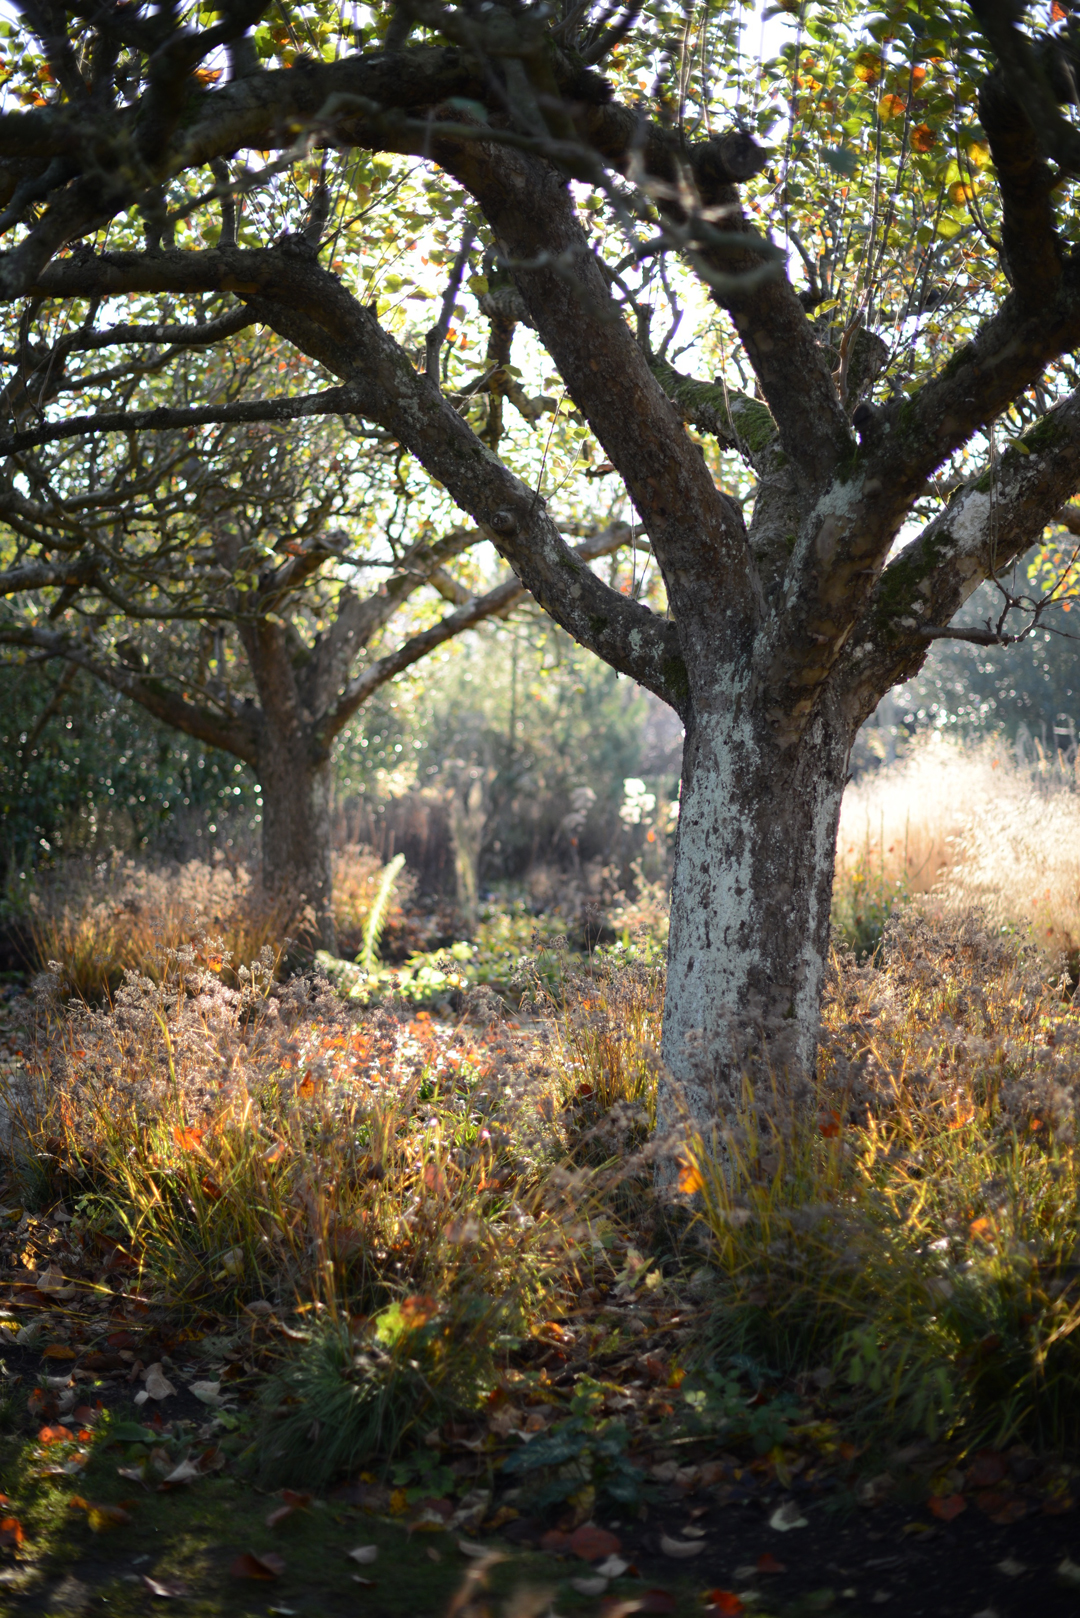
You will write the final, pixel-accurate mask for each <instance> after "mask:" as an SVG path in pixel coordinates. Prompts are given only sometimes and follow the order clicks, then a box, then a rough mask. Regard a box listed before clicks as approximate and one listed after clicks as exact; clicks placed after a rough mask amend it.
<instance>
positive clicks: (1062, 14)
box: [1050, 0, 1069, 22]
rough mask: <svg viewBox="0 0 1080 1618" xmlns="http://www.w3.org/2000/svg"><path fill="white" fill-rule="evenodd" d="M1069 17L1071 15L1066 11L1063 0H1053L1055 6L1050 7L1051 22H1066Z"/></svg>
mask: <svg viewBox="0 0 1080 1618" xmlns="http://www.w3.org/2000/svg"><path fill="white" fill-rule="evenodd" d="M1068 15H1069V13H1068V12H1067V11H1066V10H1065V7H1064V6H1063V5H1062V4H1061V0H1053V4H1052V5H1051V7H1050V21H1051V22H1064V21H1065V19H1066V17H1067V16H1068Z"/></svg>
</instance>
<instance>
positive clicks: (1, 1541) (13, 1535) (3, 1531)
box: [0, 1517, 26, 1549]
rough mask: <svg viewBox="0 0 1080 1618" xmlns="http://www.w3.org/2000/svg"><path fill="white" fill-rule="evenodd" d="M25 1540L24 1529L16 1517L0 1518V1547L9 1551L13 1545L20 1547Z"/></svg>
mask: <svg viewBox="0 0 1080 1618" xmlns="http://www.w3.org/2000/svg"><path fill="white" fill-rule="evenodd" d="M25 1540H26V1529H25V1528H24V1527H23V1525H22V1523H21V1522H20V1521H19V1519H18V1517H3V1518H0V1546H3V1547H4V1548H5V1549H9V1548H10V1547H11V1546H13V1545H14V1546H18V1545H22V1544H23V1543H24V1542H25Z"/></svg>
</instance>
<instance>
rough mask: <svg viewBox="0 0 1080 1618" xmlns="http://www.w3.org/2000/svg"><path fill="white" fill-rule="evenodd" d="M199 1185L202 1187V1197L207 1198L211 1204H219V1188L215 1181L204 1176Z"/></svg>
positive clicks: (206, 1175)
mask: <svg viewBox="0 0 1080 1618" xmlns="http://www.w3.org/2000/svg"><path fill="white" fill-rule="evenodd" d="M200 1184H201V1186H202V1192H203V1196H204V1197H209V1198H210V1201H211V1202H219V1201H220V1200H221V1187H220V1186H219V1185H218V1183H217V1181H216V1180H212V1179H211V1178H210V1176H209V1175H208V1174H204V1175H203V1177H202V1180H201V1181H200Z"/></svg>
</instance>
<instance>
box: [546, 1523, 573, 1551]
mask: <svg viewBox="0 0 1080 1618" xmlns="http://www.w3.org/2000/svg"><path fill="white" fill-rule="evenodd" d="M540 1549H541V1550H542V1551H551V1552H552V1553H553V1554H555V1555H558V1554H559V1553H560V1552H562V1551H568V1550H569V1549H570V1535H569V1534H564V1533H563V1531H562V1529H561V1528H549V1529H548V1531H547V1533H546V1534H544V1535H543V1536H542V1538H541V1540H540Z"/></svg>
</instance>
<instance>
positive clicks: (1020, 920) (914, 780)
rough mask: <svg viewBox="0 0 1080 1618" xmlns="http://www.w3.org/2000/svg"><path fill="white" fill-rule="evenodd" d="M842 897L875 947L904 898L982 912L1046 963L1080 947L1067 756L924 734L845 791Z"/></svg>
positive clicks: (1076, 805) (1079, 890)
mask: <svg viewBox="0 0 1080 1618" xmlns="http://www.w3.org/2000/svg"><path fill="white" fill-rule="evenodd" d="M835 892H836V903H837V909H838V914H839V918H840V920H841V923H842V925H843V927H844V930H845V932H846V933H847V934H848V936H849V937H851V938H852V939H853V941H857V942H860V943H863V944H866V943H870V944H874V943H876V942H877V941H878V939H877V937H873V936H871V923H872V927H873V929H875V930H876V932H877V934H878V937H879V936H880V929H881V927H882V926H883V925H884V920H885V918H886V917H887V915H888V913H889V911H890V910H891V909H892V908H893V906H894V904H895V902H896V900H897V899H898V898H905V897H913V896H916V895H927V896H929V897H930V898H931V900H932V903H933V904H934V906H935V908H937V909H940V910H941V911H943V912H947V913H951V914H961V913H963V912H964V911H967V910H971V909H972V908H978V909H979V910H981V911H982V912H983V913H984V915H985V916H986V917H987V919H988V920H989V921H991V922H992V923H994V924H995V925H997V926H1004V927H1008V928H1016V929H1018V930H1020V931H1021V932H1022V933H1024V934H1025V935H1027V936H1029V937H1030V939H1031V941H1032V942H1033V943H1036V944H1038V946H1039V949H1040V950H1041V952H1042V953H1043V954H1045V955H1047V956H1048V957H1050V958H1055V957H1057V956H1060V955H1062V954H1064V955H1067V956H1068V957H1069V958H1070V960H1071V961H1072V962H1073V963H1074V964H1075V961H1076V957H1077V954H1078V951H1080V792H1078V789H1077V782H1076V777H1075V774H1074V771H1073V769H1072V767H1071V765H1069V764H1068V763H1067V761H1065V760H1063V759H1061V758H1055V759H1053V760H1051V759H1049V758H1047V757H1045V756H1044V757H1039V758H1037V759H1036V761H1035V762H1034V763H1033V764H1025V763H1021V762H1019V761H1018V760H1017V758H1016V756H1015V755H1014V752H1013V749H1012V748H1011V747H1010V746H1009V744H1008V743H1007V742H1005V741H1004V740H1003V739H1001V738H997V739H990V740H985V741H978V742H966V743H965V742H963V741H961V740H949V739H947V738H944V737H942V736H940V735H934V736H931V737H928V738H927V739H926V740H925V741H921V742H919V743H917V744H915V745H914V746H912V748H911V749H910V751H909V752H908V753H907V754H906V755H905V756H904V757H903V758H901V759H899V760H898V761H897V762H896V763H895V764H891V765H888V766H886V767H884V768H882V769H880V770H876V771H874V772H872V773H869V774H866V775H864V776H862V777H861V778H860V779H859V780H858V781H856V782H853V783H852V784H851V785H850V786H849V787H848V790H847V792H846V793H845V795H844V803H843V809H842V812H841V817H840V832H839V836H838V838H837V863H836V887H835Z"/></svg>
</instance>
